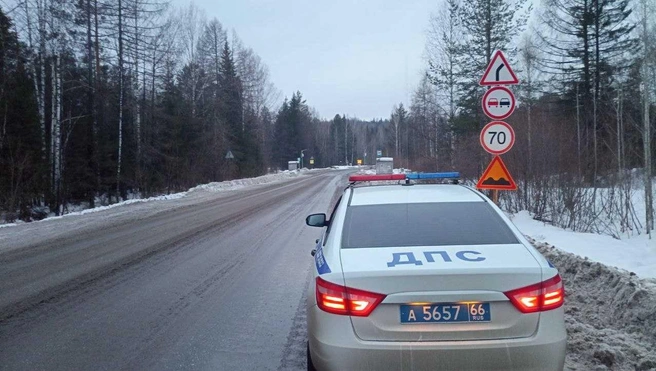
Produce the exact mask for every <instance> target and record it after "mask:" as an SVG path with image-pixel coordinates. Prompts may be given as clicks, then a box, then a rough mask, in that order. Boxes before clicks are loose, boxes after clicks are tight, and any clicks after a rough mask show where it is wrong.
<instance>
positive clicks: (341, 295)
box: [316, 277, 386, 317]
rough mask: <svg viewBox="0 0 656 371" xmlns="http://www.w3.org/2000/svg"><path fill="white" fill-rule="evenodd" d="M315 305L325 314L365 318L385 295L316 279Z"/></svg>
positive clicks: (319, 278)
mask: <svg viewBox="0 0 656 371" xmlns="http://www.w3.org/2000/svg"><path fill="white" fill-rule="evenodd" d="M316 291H317V305H318V306H319V308H320V309H321V310H323V311H325V312H328V313H332V314H341V315H345V316H358V317H367V316H368V315H369V314H370V313H371V312H373V310H374V309H376V307H377V306H378V304H380V302H381V301H383V299H385V296H386V295H382V294H376V293H374V292H369V291H364V290H358V289H352V288H350V287H345V286H341V285H337V284H334V283H331V282H328V281H326V280H324V279H322V278H321V277H317V290H316Z"/></svg>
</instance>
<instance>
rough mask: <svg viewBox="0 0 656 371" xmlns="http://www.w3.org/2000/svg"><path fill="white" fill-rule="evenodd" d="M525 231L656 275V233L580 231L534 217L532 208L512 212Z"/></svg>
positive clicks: (538, 238) (640, 273) (566, 248)
mask: <svg viewBox="0 0 656 371" xmlns="http://www.w3.org/2000/svg"><path fill="white" fill-rule="evenodd" d="M511 219H512V221H513V223H514V224H515V225H516V226H517V228H519V230H520V231H521V232H522V233H524V234H525V235H527V236H529V237H531V238H532V239H534V240H535V241H537V242H545V243H548V244H550V245H552V246H555V247H556V248H558V249H561V250H564V251H567V252H570V253H572V254H576V255H579V256H581V257H584V258H585V257H587V258H588V259H590V260H592V261H596V262H599V263H602V264H606V265H609V266H612V267H617V268H620V269H625V270H627V271H630V272H634V273H636V274H637V275H638V276H640V277H642V278H656V236H654V239H651V240H650V239H649V237H648V236H647V235H645V234H642V235H637V236H633V237H630V238H625V239H621V240H618V239H615V238H613V237H611V236H606V235H600V234H594V233H579V232H573V231H569V230H566V229H563V228H558V227H554V226H552V225H550V224H546V223H543V222H540V221H537V220H534V219H533V218H532V217H531V215H530V214H529V212H528V211H521V212H519V213H517V214H515V215H513V216H511Z"/></svg>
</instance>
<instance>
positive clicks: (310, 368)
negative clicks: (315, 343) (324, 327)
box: [307, 341, 317, 371]
mask: <svg viewBox="0 0 656 371" xmlns="http://www.w3.org/2000/svg"><path fill="white" fill-rule="evenodd" d="M307 369H308V371H317V369H316V368H314V363H312V356H310V342H309V341H308V343H307Z"/></svg>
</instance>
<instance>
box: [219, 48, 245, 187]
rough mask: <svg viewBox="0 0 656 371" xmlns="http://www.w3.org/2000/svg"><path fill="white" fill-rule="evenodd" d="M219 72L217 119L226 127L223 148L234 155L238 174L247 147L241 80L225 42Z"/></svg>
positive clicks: (243, 162) (243, 163) (242, 164)
mask: <svg viewBox="0 0 656 371" xmlns="http://www.w3.org/2000/svg"><path fill="white" fill-rule="evenodd" d="M220 72H221V74H220V78H219V96H218V99H219V105H220V106H219V107H220V108H219V120H220V122H221V123H222V125H224V126H225V128H226V137H225V138H224V141H225V143H226V145H225V148H228V149H229V150H230V151H231V152H232V154H233V155H234V156H235V159H234V161H235V162H236V164H237V173H236V174H235V175H236V176H239V175H240V172H241V170H242V168H243V167H244V166H245V161H246V151H248V148H247V147H246V145H245V138H244V136H245V133H244V131H245V130H244V129H245V128H244V121H243V106H242V97H241V82H240V79H239V76H237V71H236V70H235V62H234V60H233V57H232V50H231V49H230V46H229V45H228V43H227V42H225V43H224V44H223V52H222V54H221V64H220Z"/></svg>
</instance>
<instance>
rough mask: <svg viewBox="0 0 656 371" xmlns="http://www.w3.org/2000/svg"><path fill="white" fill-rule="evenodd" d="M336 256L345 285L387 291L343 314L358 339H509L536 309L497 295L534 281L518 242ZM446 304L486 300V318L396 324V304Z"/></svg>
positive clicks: (523, 331) (536, 275)
mask: <svg viewBox="0 0 656 371" xmlns="http://www.w3.org/2000/svg"><path fill="white" fill-rule="evenodd" d="M341 262H342V268H343V272H344V281H345V285H346V286H347V287H351V288H357V289H361V290H367V291H372V292H376V293H380V294H385V295H387V297H386V298H385V300H383V302H382V303H381V304H379V305H378V307H377V308H376V309H375V310H374V311H373V312H372V313H371V314H370V315H369V316H368V317H351V321H352V324H353V328H354V330H355V333H356V334H357V336H358V337H359V338H361V339H363V340H378V341H454V340H485V339H510V338H521V337H528V336H531V335H532V334H533V333H534V332H535V331H536V329H537V325H538V321H539V318H540V315H539V313H532V314H522V313H521V312H519V311H518V310H517V309H516V308H515V307H514V306H513V304H512V303H511V302H510V301H509V300H508V298H507V297H506V296H505V295H504V292H505V291H508V290H512V289H515V288H518V287H523V286H527V285H530V284H534V283H538V282H541V279H542V270H541V267H540V265H539V263H538V262H537V261H536V260H535V258H534V257H533V256H532V255H531V254H530V253H529V252H528V251H527V249H526V248H525V247H524V246H523V245H522V244H507V245H476V246H471V245H468V246H440V247H384V248H344V249H341ZM451 303H453V304H457V303H489V312H490V320H489V322H441V323H401V306H403V305H410V304H412V305H417V306H419V307H415V308H421V307H423V306H428V305H429V304H451ZM405 313H406V315H407V311H406V312H405ZM415 314H416V315H417V316H422V315H424V314H425V313H422V312H421V311H417V312H416V313H415Z"/></svg>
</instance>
